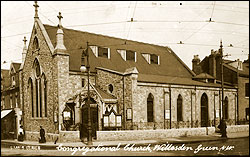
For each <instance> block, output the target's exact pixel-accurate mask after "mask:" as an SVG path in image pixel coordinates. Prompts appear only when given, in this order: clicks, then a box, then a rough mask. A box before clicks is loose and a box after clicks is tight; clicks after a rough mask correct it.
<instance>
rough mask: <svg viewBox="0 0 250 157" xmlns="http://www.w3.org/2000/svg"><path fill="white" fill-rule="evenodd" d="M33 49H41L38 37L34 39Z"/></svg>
mask: <svg viewBox="0 0 250 157" xmlns="http://www.w3.org/2000/svg"><path fill="white" fill-rule="evenodd" d="M33 48H34V49H35V50H37V49H38V48H39V44H38V39H37V37H35V38H34V41H33Z"/></svg>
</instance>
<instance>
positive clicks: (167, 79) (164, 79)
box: [138, 74, 232, 88]
mask: <svg viewBox="0 0 250 157" xmlns="http://www.w3.org/2000/svg"><path fill="white" fill-rule="evenodd" d="M138 82H148V83H168V84H173V85H195V86H204V87H221V85H220V84H215V83H205V82H200V81H195V80H192V79H189V78H184V77H172V76H158V75H147V74H138ZM224 87H225V88H232V86H227V85H224Z"/></svg>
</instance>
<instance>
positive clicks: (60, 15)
mask: <svg viewBox="0 0 250 157" xmlns="http://www.w3.org/2000/svg"><path fill="white" fill-rule="evenodd" d="M57 17H58V19H59V27H60V28H62V22H61V19H62V18H63V17H62V14H61V12H59V15H58V16H57Z"/></svg>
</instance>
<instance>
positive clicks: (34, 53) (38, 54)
mask: <svg viewBox="0 0 250 157" xmlns="http://www.w3.org/2000/svg"><path fill="white" fill-rule="evenodd" d="M35 29H36V32H37V33H36V34H35ZM35 36H36V37H37V38H38V43H39V50H35V49H34V46H33V40H34V37H35ZM35 58H37V59H38V61H39V64H40V67H41V71H42V72H43V73H44V74H45V76H46V79H47V117H43V118H36V117H32V115H31V112H32V111H31V95H30V93H29V90H28V80H29V78H32V81H33V87H35V84H34V82H35V79H34V69H33V64H34V60H35ZM51 67H53V58H52V52H51V51H50V49H49V47H48V45H47V43H46V41H45V38H44V36H43V34H42V32H41V28H40V27H39V25H38V23H37V22H35V24H34V28H33V31H32V34H31V38H30V44H29V47H28V51H27V55H26V59H25V63H24V67H23V93H24V94H23V97H24V100H23V102H24V104H23V105H24V114H25V116H24V123H25V124H24V130H25V131H34V132H38V131H39V129H40V125H42V126H43V128H44V129H45V130H46V132H49V133H55V131H56V128H55V124H54V118H53V117H54V111H55V106H56V103H55V97H54V94H55V93H54V92H55V91H56V90H55V89H54V87H55V84H54V77H53V69H52V68H51ZM21 92H22V91H21Z"/></svg>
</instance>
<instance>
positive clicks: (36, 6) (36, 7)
mask: <svg viewBox="0 0 250 157" xmlns="http://www.w3.org/2000/svg"><path fill="white" fill-rule="evenodd" d="M33 6H34V7H35V17H38V7H39V5H38V4H37V1H35V4H34V5H33Z"/></svg>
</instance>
